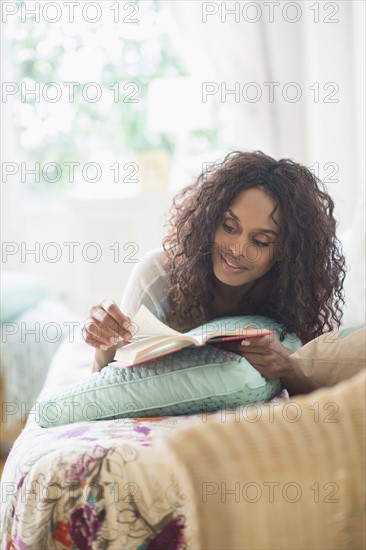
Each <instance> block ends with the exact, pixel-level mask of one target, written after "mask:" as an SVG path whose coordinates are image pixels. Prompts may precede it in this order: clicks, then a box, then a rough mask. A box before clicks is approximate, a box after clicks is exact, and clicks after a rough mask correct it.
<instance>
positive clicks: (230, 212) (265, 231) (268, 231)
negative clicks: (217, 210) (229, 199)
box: [226, 208, 277, 235]
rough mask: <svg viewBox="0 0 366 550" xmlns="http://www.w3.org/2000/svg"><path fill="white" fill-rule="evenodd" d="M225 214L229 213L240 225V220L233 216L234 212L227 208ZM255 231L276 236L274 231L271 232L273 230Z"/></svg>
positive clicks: (261, 229) (260, 229)
mask: <svg viewBox="0 0 366 550" xmlns="http://www.w3.org/2000/svg"><path fill="white" fill-rule="evenodd" d="M226 212H229V214H230V215H231V216H232V217H233V218H234V219H235V220H237V221H238V222H239V223H240V220H239V218H238V216H237V215H236V214H234V212H233V211H232V210H231V209H230V208H228V209H227V211H226ZM256 231H258V232H260V233H271V234H272V235H277V233H276V231H273V229H263V228H258V229H256Z"/></svg>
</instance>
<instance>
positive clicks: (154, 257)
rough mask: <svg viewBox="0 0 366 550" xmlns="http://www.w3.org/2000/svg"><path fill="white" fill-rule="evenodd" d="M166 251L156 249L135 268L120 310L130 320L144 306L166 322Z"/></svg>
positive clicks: (167, 303) (167, 304) (148, 253)
mask: <svg viewBox="0 0 366 550" xmlns="http://www.w3.org/2000/svg"><path fill="white" fill-rule="evenodd" d="M163 257H164V249H163V248H162V247H160V248H155V249H154V250H151V251H150V252H147V253H146V254H144V256H143V257H142V258H141V259H140V260H139V262H138V263H137V264H136V265H135V266H134V267H133V269H132V272H131V275H130V277H129V279H128V281H127V285H126V287H125V290H124V293H123V296H122V300H121V304H120V309H121V311H122V313H123V314H124V315H127V316H128V317H129V318H130V319H132V318H133V317H134V315H135V314H136V313H137V310H138V309H139V307H140V306H141V304H144V305H145V306H146V307H147V308H148V309H149V310H150V311H151V312H152V313H153V314H154V315H155V316H156V317H157V318H158V319H160V320H161V321H163V322H165V319H166V314H167V312H168V311H169V302H168V299H167V296H166V294H167V284H168V283H167V275H166V272H165V270H164V267H163Z"/></svg>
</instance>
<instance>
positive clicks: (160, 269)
mask: <svg viewBox="0 0 366 550" xmlns="http://www.w3.org/2000/svg"><path fill="white" fill-rule="evenodd" d="M164 254H165V252H164V249H163V247H158V248H154V249H152V250H149V251H148V252H145V253H144V254H143V255H142V256H141V258H140V259H139V261H138V264H137V265H136V267H137V269H138V270H139V271H141V272H144V273H146V275H147V276H149V278H156V277H158V276H165V275H166V272H165V268H164Z"/></svg>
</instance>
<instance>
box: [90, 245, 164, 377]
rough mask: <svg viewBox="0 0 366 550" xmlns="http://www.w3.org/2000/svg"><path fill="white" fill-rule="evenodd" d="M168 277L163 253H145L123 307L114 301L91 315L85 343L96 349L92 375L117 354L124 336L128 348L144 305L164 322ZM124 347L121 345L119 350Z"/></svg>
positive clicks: (128, 287)
mask: <svg viewBox="0 0 366 550" xmlns="http://www.w3.org/2000/svg"><path fill="white" fill-rule="evenodd" d="M165 287H166V274H165V271H164V268H163V250H162V249H160V248H159V249H154V250H152V251H150V252H148V253H146V254H145V255H144V256H143V257H142V258H141V260H139V262H138V263H136V264H135V265H134V268H133V270H132V272H131V275H130V277H129V279H128V281H127V284H126V287H125V290H124V293H123V297H122V301H121V304H120V307H118V306H117V304H116V303H115V302H113V301H112V300H104V301H103V302H102V303H101V304H99V305H98V306H95V307H93V308H92V309H91V311H90V319H88V322H87V323H86V326H85V334H86V337H85V336H84V338H85V341H86V342H87V343H88V344H89V345H91V346H93V347H95V348H96V352H95V357H94V362H93V367H92V372H98V371H100V370H102V369H103V368H104V367H105V366H106V365H107V364H108V363H110V362H111V361H112V360H113V359H114V356H115V354H116V350H117V338H118V336H121V337H122V338H123V339H124V341H123V342H122V345H124V344H127V339H128V338H129V337H130V336H131V335H128V331H129V330H130V331H131V332H132V329H133V328H135V327H133V326H132V325H130V322H131V321H130V319H132V318H133V316H134V315H135V313H136V312H137V311H138V309H139V307H140V306H141V304H144V305H145V306H146V307H147V308H148V309H149V310H150V311H152V312H153V313H154V315H155V316H156V317H158V318H159V319H162V320H164V314H165V310H166V309H167V304H166V303H165V300H166V296H165V295H166V292H165V291H166V288H165ZM120 345H121V343H119V344H118V347H119V346H120Z"/></svg>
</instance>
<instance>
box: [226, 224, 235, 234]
mask: <svg viewBox="0 0 366 550" xmlns="http://www.w3.org/2000/svg"><path fill="white" fill-rule="evenodd" d="M223 227H224V229H225V231H227V232H228V233H233V232H234V231H235V227H231V225H227V224H226V223H224V224H223Z"/></svg>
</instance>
